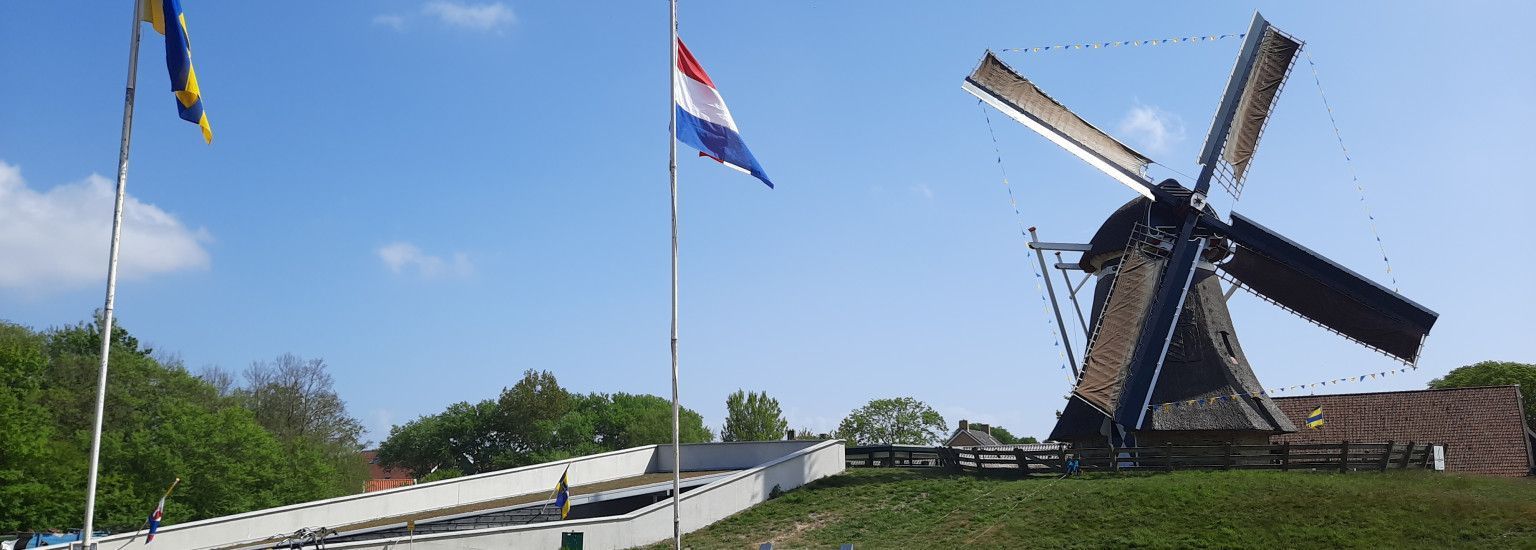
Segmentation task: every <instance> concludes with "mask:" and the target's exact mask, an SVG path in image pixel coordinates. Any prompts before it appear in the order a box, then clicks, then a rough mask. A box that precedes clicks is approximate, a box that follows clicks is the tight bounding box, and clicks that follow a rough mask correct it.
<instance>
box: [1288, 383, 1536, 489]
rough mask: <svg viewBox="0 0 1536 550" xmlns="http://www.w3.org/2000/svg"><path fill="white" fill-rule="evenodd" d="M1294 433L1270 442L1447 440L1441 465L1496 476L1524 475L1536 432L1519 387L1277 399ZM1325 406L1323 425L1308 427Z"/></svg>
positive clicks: (1529, 465) (1530, 466)
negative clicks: (1309, 420) (1310, 418)
mask: <svg viewBox="0 0 1536 550" xmlns="http://www.w3.org/2000/svg"><path fill="white" fill-rule="evenodd" d="M1274 401H1275V404H1276V405H1277V406H1279V408H1280V410H1281V412H1283V413H1284V414H1285V416H1286V417H1288V418H1290V419H1291V422H1293V423H1295V424H1296V426H1297V427H1299V428H1301V430H1300V431H1297V432H1295V433H1289V434H1282V435H1277V436H1274V441H1275V442H1276V443H1279V442H1286V441H1289V442H1291V443H1337V442H1339V441H1345V440H1348V441H1362V442H1372V443H1383V442H1387V441H1394V442H1397V443H1407V442H1409V441H1413V442H1416V443H1435V444H1443V445H1445V469H1446V471H1449V472H1464V473H1475V474H1484V475H1497V476H1523V475H1530V474H1531V472H1532V470H1533V468H1536V462H1533V455H1532V448H1531V447H1532V444H1533V439H1536V433H1533V432H1532V430H1531V429H1530V428H1529V427H1527V426H1526V425H1525V411H1524V409H1523V408H1522V405H1521V396H1520V387H1519V386H1487V387H1479V388H1450V389H1436V390H1414V391H1396V392H1379V393H1349V394H1337V395H1309V396H1296V397H1276V398H1274ZM1317 407H1322V408H1323V416H1324V418H1325V419H1326V423H1325V424H1324V426H1323V427H1322V428H1320V429H1316V430H1309V429H1306V428H1305V427H1304V426H1306V424H1307V423H1306V417H1307V415H1308V414H1309V413H1311V412H1312V410H1313V409H1316V408H1317Z"/></svg>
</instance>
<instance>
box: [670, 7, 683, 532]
mask: <svg viewBox="0 0 1536 550" xmlns="http://www.w3.org/2000/svg"><path fill="white" fill-rule="evenodd" d="M667 4H668V6H669V7H670V8H671V12H672V18H671V23H670V24H669V25H668V26H669V27H670V29H671V41H670V43H669V46H668V48H670V49H671V51H672V54H671V59H672V64H671V66H669V67H667V91H668V92H667V95H668V96H670V97H671V99H670V100H669V101H668V105H667V172H668V174H669V175H670V177H671V180H672V547H673V548H674V549H675V550H683V529H682V525H683V524H682V515H681V513H682V512H681V509H680V508H679V504H680V503H681V502H682V496H681V494H680V493H679V490H680V488H681V487H682V484H683V478H682V473H681V472H682V461H683V453H682V447H681V445H680V437H681V429H680V427H679V419H678V408H679V407H678V404H677V82H676V80H675V79H676V78H677V0H667Z"/></svg>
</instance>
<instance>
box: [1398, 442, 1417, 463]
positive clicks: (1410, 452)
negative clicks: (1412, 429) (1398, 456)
mask: <svg viewBox="0 0 1536 550" xmlns="http://www.w3.org/2000/svg"><path fill="white" fill-rule="evenodd" d="M1413 443H1414V442H1412V441H1409V442H1408V448H1407V449H1404V450H1403V462H1402V464H1401V465H1399V466H1398V467H1399V468H1402V469H1404V470H1407V469H1408V459H1410V458H1413Z"/></svg>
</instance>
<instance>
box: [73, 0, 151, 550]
mask: <svg viewBox="0 0 1536 550" xmlns="http://www.w3.org/2000/svg"><path fill="white" fill-rule="evenodd" d="M141 8H142V3H140V2H138V1H135V2H134V3H133V31H132V32H131V33H129V35H128V85H127V86H126V87H125V89H124V91H123V133H122V137H121V140H120V141H119V142H118V149H117V198H116V200H115V201H114V202H113V206H112V246H111V250H110V252H109V253H108V254H107V298H106V303H105V305H103V306H102V309H101V367H100V369H99V372H98V374H97V377H96V421H95V423H94V424H93V425H92V427H91V467H90V474H89V475H90V478H89V479H88V480H87V481H86V489H85V526H84V528H83V529H82V530H81V532H80V546H81V547H82V548H86V549H89V548H90V547H91V531H92V530H94V529H95V521H94V519H95V515H96V477H97V474H98V473H99V472H100V467H101V417H102V415H103V413H104V411H105V410H106V407H107V358H108V356H109V355H110V352H111V351H112V306H113V304H114V303H115V302H116V300H117V252H118V243H119V241H121V239H122V236H123V197H124V196H126V195H127V189H128V146H129V144H130V143H131V142H132V141H133V94H134V87H135V84H136V82H137V76H138V73H139V29H140V26H141V25H140V24H139V19H140V18H141V14H140V12H139V10H140V9H141Z"/></svg>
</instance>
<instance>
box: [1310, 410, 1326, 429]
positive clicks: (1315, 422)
mask: <svg viewBox="0 0 1536 550" xmlns="http://www.w3.org/2000/svg"><path fill="white" fill-rule="evenodd" d="M1321 427H1323V408H1322V407H1318V408H1317V409H1316V410H1314V411H1312V414H1309V415H1307V428H1310V429H1313V430H1316V429H1318V428H1321Z"/></svg>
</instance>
